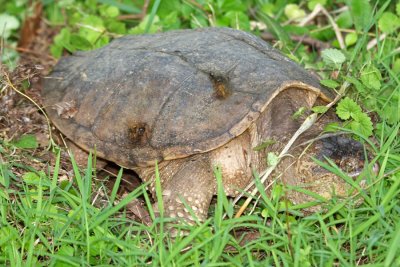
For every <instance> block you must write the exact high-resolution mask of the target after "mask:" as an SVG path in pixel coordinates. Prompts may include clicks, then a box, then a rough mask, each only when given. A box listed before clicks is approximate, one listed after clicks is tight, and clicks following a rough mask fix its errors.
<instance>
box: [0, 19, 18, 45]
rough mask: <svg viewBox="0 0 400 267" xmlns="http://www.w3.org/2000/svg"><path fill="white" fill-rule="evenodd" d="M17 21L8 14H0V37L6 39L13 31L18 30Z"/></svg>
mask: <svg viewBox="0 0 400 267" xmlns="http://www.w3.org/2000/svg"><path fill="white" fill-rule="evenodd" d="M19 25H20V23H19V21H18V19H17V18H16V17H14V16H11V15H8V14H0V37H3V38H5V39H7V38H8V37H9V36H10V35H11V32H12V31H13V30H16V29H18V28H19Z"/></svg>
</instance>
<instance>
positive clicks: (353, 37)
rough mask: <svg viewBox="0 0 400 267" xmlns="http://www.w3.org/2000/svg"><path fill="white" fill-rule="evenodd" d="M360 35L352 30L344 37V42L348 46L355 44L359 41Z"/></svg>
mask: <svg viewBox="0 0 400 267" xmlns="http://www.w3.org/2000/svg"><path fill="white" fill-rule="evenodd" d="M357 39H358V35H357V33H355V32H351V33H349V34H347V35H346V37H345V38H344V43H345V44H346V46H347V47H349V46H352V45H354V44H355V43H357Z"/></svg>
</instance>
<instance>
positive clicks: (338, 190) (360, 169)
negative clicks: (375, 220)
mask: <svg viewBox="0 0 400 267" xmlns="http://www.w3.org/2000/svg"><path fill="white" fill-rule="evenodd" d="M306 147H307V148H305V146H304V145H299V146H298V147H297V148H295V149H294V151H292V152H293V153H292V155H294V156H295V158H296V159H297V160H296V161H293V160H292V163H293V165H292V167H291V168H290V169H288V170H287V172H286V173H284V174H283V179H284V183H285V184H287V185H289V187H291V189H292V190H289V192H288V194H287V197H288V199H289V200H290V201H291V202H292V203H293V204H301V203H305V202H315V201H316V202H317V203H318V202H323V201H324V200H329V199H331V198H335V197H336V198H351V197H355V196H358V195H359V194H358V193H359V191H360V190H363V189H364V188H365V187H366V186H367V181H366V180H367V179H366V178H367V177H368V175H371V174H376V173H377V172H378V165H374V166H373V167H372V168H370V169H368V164H367V163H368V162H369V160H370V159H371V156H370V153H369V152H368V150H367V149H365V148H364V145H363V144H361V143H360V142H358V141H356V140H354V139H352V138H351V137H349V136H345V135H336V136H332V135H328V136H326V137H322V138H317V140H316V141H314V142H313V143H312V144H309V143H308V144H307V145H306ZM305 150H306V153H304V151H305ZM317 195H318V196H319V197H317ZM354 199H355V202H356V203H360V201H359V200H357V198H354ZM320 209H321V205H314V206H311V207H309V208H306V209H305V211H306V212H307V211H309V212H314V211H318V210H320Z"/></svg>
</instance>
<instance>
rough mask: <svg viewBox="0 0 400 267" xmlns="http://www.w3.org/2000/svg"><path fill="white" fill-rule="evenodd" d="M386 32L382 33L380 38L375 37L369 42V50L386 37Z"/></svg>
mask: <svg viewBox="0 0 400 267" xmlns="http://www.w3.org/2000/svg"><path fill="white" fill-rule="evenodd" d="M386 36H387V35H386V33H384V34H382V35H381V36H379V38H376V37H375V38H374V39H372V40H371V41H369V42H368V44H367V50H371V49H372V48H373V47H374V46H376V45H377V44H378V40H379V41H380V42H381V41H383V40H384V39H385V38H386Z"/></svg>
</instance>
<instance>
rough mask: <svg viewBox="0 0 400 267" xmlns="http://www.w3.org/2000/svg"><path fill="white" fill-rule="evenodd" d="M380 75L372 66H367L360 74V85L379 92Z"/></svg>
mask: <svg viewBox="0 0 400 267" xmlns="http://www.w3.org/2000/svg"><path fill="white" fill-rule="evenodd" d="M381 80H382V75H381V73H380V71H379V70H378V69H377V68H376V67H375V66H373V65H371V64H370V65H368V66H367V67H365V68H364V69H363V70H362V72H361V81H362V83H363V84H364V85H365V86H366V87H368V88H370V89H374V90H379V89H380V88H381Z"/></svg>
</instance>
